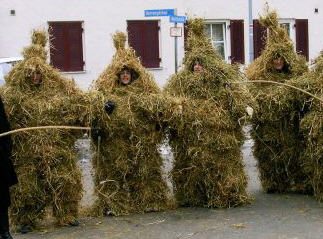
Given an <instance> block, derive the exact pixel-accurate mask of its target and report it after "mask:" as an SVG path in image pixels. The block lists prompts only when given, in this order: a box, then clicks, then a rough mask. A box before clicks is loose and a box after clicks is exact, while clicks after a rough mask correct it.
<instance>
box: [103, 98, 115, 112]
mask: <svg viewBox="0 0 323 239" xmlns="http://www.w3.org/2000/svg"><path fill="white" fill-rule="evenodd" d="M115 107H116V103H115V102H113V101H110V100H109V101H108V102H105V104H104V109H105V112H107V114H108V115H110V114H112V112H113V110H114V108H115Z"/></svg>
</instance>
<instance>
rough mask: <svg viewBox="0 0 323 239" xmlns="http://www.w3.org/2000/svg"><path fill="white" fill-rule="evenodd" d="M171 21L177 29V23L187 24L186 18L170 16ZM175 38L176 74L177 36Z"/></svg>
mask: <svg viewBox="0 0 323 239" xmlns="http://www.w3.org/2000/svg"><path fill="white" fill-rule="evenodd" d="M169 21H170V22H173V23H174V28H177V23H185V22H186V17H185V16H170V17H169ZM174 37H175V73H177V68H178V67H177V65H178V64H177V37H178V36H177V35H175V36H174Z"/></svg>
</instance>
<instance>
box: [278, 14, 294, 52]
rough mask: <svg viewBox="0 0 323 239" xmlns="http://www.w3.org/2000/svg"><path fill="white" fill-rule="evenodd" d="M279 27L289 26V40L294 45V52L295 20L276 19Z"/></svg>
mask: <svg viewBox="0 0 323 239" xmlns="http://www.w3.org/2000/svg"><path fill="white" fill-rule="evenodd" d="M278 23H279V26H281V24H289V38H290V40H291V41H292V42H293V44H294V50H295V51H296V27H295V24H296V21H295V18H280V19H278Z"/></svg>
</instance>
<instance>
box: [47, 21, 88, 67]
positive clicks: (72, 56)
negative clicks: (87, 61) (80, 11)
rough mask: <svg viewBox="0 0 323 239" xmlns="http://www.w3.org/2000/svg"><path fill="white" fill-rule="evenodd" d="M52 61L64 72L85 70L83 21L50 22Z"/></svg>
mask: <svg viewBox="0 0 323 239" xmlns="http://www.w3.org/2000/svg"><path fill="white" fill-rule="evenodd" d="M49 32H50V62H51V64H52V65H53V66H54V67H56V68H58V69H59V70H61V71H64V72H78V71H84V61H83V40H82V35H83V28H82V22H50V23H49Z"/></svg>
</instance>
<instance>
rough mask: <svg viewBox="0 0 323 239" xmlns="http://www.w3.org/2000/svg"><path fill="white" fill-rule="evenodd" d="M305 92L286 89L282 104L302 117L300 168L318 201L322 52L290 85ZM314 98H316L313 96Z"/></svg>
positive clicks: (322, 163)
mask: <svg viewBox="0 0 323 239" xmlns="http://www.w3.org/2000/svg"><path fill="white" fill-rule="evenodd" d="M289 83H290V84H291V85H292V86H294V87H296V88H298V89H301V90H304V91H306V92H308V93H310V94H312V96H311V95H309V94H305V93H304V92H301V91H299V90H297V91H296V90H295V89H292V88H286V89H285V91H284V92H283V96H282V102H283V104H286V105H290V107H291V108H292V109H293V110H294V112H295V113H294V114H298V115H301V116H302V117H301V118H300V134H301V136H302V139H303V140H304V145H303V146H302V147H303V148H302V149H301V153H300V165H301V167H302V170H303V171H304V172H305V174H306V176H307V181H309V182H308V183H309V185H310V186H311V187H312V189H313V193H314V196H315V198H316V199H317V200H319V201H322V200H323V183H322V176H323V52H321V54H320V55H319V56H318V57H317V58H316V59H315V60H314V64H313V66H312V67H311V69H310V71H308V72H306V73H305V74H303V75H302V76H301V77H297V78H294V79H292V80H291V81H290V82H289ZM314 96H315V97H314Z"/></svg>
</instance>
